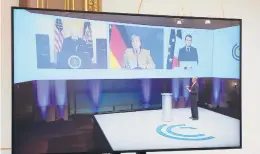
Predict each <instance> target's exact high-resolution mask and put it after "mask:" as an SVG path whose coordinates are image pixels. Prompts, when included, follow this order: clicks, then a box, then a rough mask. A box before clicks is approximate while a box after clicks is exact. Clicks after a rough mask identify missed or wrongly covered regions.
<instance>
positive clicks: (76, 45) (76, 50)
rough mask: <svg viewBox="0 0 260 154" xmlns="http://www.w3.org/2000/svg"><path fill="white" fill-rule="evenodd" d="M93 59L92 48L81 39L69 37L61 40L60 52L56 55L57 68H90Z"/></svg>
mask: <svg viewBox="0 0 260 154" xmlns="http://www.w3.org/2000/svg"><path fill="white" fill-rule="evenodd" d="M92 58H93V47H92V44H91V46H90V45H89V44H87V43H86V42H85V41H84V40H83V39H82V38H79V37H77V36H70V37H67V38H65V39H64V40H63V45H62V49H61V52H59V53H58V59H57V67H58V68H63V69H69V68H83V69H87V68H91V64H92Z"/></svg>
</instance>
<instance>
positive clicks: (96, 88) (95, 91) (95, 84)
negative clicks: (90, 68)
mask: <svg viewBox="0 0 260 154" xmlns="http://www.w3.org/2000/svg"><path fill="white" fill-rule="evenodd" d="M89 83H90V84H89V85H90V93H91V99H92V101H93V105H94V106H95V111H96V110H97V107H98V104H99V97H100V80H89Z"/></svg>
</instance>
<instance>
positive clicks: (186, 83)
mask: <svg viewBox="0 0 260 154" xmlns="http://www.w3.org/2000/svg"><path fill="white" fill-rule="evenodd" d="M182 86H183V87H182V90H183V93H182V94H183V97H184V99H185V101H186V103H187V101H188V99H189V91H188V90H187V88H186V86H190V78H183V79H182Z"/></svg>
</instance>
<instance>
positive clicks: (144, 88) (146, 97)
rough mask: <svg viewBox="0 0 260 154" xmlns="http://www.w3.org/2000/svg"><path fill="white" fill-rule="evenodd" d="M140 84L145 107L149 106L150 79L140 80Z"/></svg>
mask: <svg viewBox="0 0 260 154" xmlns="http://www.w3.org/2000/svg"><path fill="white" fill-rule="evenodd" d="M141 83H142V92H143V97H144V103H145V105H149V103H150V97H151V86H152V84H151V79H141Z"/></svg>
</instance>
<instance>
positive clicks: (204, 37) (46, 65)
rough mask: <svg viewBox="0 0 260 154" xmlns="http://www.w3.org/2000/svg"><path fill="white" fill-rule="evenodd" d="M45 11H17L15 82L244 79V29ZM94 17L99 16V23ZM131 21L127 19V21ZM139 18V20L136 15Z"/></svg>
mask: <svg viewBox="0 0 260 154" xmlns="http://www.w3.org/2000/svg"><path fill="white" fill-rule="evenodd" d="M42 12H43V13H33V12H31V11H28V10H25V9H14V11H13V24H14V25H13V36H14V38H13V39H14V42H13V45H14V54H13V55H14V83H19V82H25V81H31V80H58V79H134V78H190V77H194V76H196V77H199V78H201V77H219V78H234V79H239V78H240V25H231V26H226V27H224V28H223V26H222V28H215V29H212V28H208V29H207V28H198V26H196V25H195V26H194V28H183V27H182V25H178V26H176V24H173V26H158V25H156V26H153V25H148V24H131V23H130V22H128V23H127V22H116V20H117V18H116V17H114V18H113V15H107V16H109V17H110V18H112V19H113V22H112V21H107V20H106V21H103V20H101V19H103V18H104V16H102V15H101V14H100V15H98V14H91V13H88V16H89V19H87V18H86V19H83V18H75V17H73V18H72V17H64V16H58V15H48V14H47V12H48V11H46V14H44V11H42ZM73 14H77V13H76V12H74V13H73ZM91 16H95V17H96V18H98V17H99V16H100V20H98V19H95V20H93V19H92V18H91ZM101 17H102V18H101ZM130 17H132V16H131V15H129V16H128V15H124V18H125V20H126V21H127V19H128V18H129V19H130ZM154 18H160V17H154ZM90 19H91V20H90ZM135 19H136V21H138V20H140V19H139V17H138V16H136V17H135ZM187 20H194V21H196V20H198V19H187ZM173 21H175V20H173ZM213 21H214V20H213ZM184 22H185V21H184ZM212 24H214V22H213V23H212ZM215 24H218V23H217V21H216V22H215ZM162 25H163V24H162Z"/></svg>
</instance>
